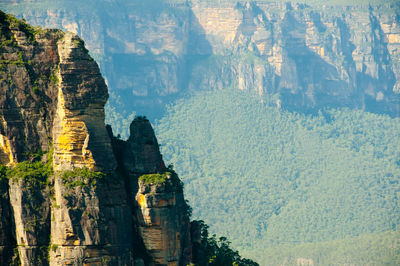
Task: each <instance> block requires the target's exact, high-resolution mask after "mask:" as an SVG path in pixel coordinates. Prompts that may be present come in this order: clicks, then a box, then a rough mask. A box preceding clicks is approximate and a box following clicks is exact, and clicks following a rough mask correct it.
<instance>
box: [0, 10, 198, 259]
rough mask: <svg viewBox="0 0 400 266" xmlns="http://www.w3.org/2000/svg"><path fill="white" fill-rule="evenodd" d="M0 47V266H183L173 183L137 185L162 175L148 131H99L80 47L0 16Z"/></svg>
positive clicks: (96, 76) (94, 81) (94, 89)
mask: <svg viewBox="0 0 400 266" xmlns="http://www.w3.org/2000/svg"><path fill="white" fill-rule="evenodd" d="M0 41H1V43H0V51H1V52H0V64H1V65H0V66H1V69H0V121H1V123H0V160H1V161H0V164H1V165H0V214H1V215H0V217H1V218H0V263H1V264H2V265H8V264H10V263H18V261H20V262H21V264H22V265H48V264H50V265H82V264H84V265H144V264H145V265H154V264H157V265H182V264H184V263H187V262H188V261H189V260H190V252H189V253H188V252H187V250H186V249H189V250H190V246H191V244H190V236H189V233H188V232H189V217H188V215H187V211H186V209H187V205H186V203H185V201H184V198H183V192H182V185H181V183H180V181H179V178H178V177H177V176H176V175H174V176H173V178H169V179H168V180H164V181H165V182H161V183H153V182H147V183H139V179H140V177H141V176H143V175H145V174H156V173H164V172H165V171H166V170H167V169H166V168H165V166H164V162H163V161H162V157H161V155H160V152H159V149H158V144H157V140H156V138H155V135H154V132H153V130H152V128H151V125H150V123H149V121H148V120H146V119H138V120H135V121H134V122H133V123H132V125H131V132H132V136H131V138H130V139H129V140H128V141H126V142H125V141H122V140H119V139H117V138H115V137H114V136H113V135H112V132H111V130H110V129H109V130H107V129H106V126H105V124H104V104H105V103H106V101H107V98H108V92H107V86H106V84H105V82H104V80H103V78H102V76H101V74H100V72H99V68H98V66H97V64H96V62H95V61H94V60H93V59H92V58H91V57H90V56H89V55H88V51H87V50H86V48H85V47H84V44H83V41H82V40H81V39H79V38H78V37H77V36H76V35H75V34H72V33H64V32H62V31H59V30H46V29H41V28H32V27H31V26H29V25H28V24H26V23H25V22H23V21H20V20H16V19H15V18H13V17H11V16H8V15H5V14H4V13H2V12H0ZM124 154H127V155H129V156H126V157H124V156H122V155H124ZM5 166H8V169H7V168H6V167H5ZM164 201H166V202H167V203H165V204H164ZM143 202H146V204H145V203H143ZM147 203H148V204H147ZM149 221H151V222H149ZM185 265H186V264H185Z"/></svg>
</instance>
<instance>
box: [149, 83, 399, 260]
mask: <svg viewBox="0 0 400 266" xmlns="http://www.w3.org/2000/svg"><path fill="white" fill-rule="evenodd" d="M272 98H273V97H272ZM273 102H274V101H273V100H269V99H266V98H264V99H263V98H261V97H259V96H257V95H252V94H251V93H249V92H242V91H239V90H237V89H226V90H219V91H208V92H199V93H195V94H194V95H192V96H190V97H187V98H186V99H182V100H179V101H177V102H176V103H174V104H172V105H170V106H169V107H168V108H167V114H166V116H165V117H164V118H162V119H161V120H159V121H158V122H157V125H156V131H157V136H158V138H159V143H161V149H162V152H163V154H164V159H165V160H166V162H167V163H172V164H173V165H174V166H175V168H176V170H177V172H178V173H179V175H180V177H181V178H182V179H183V181H184V183H185V193H186V197H187V198H188V199H189V201H190V203H191V205H192V206H193V216H194V218H201V219H204V220H205V221H206V223H207V224H209V225H210V231H211V232H213V233H217V234H219V235H226V236H228V238H229V239H230V240H232V244H233V246H234V247H235V248H238V249H239V251H240V252H241V254H243V255H244V256H246V257H250V258H252V259H256V260H257V261H258V262H260V264H265V265H268V264H269V263H268V261H273V262H279V261H284V260H285V261H289V260H291V259H294V258H304V256H306V257H305V258H311V259H313V261H314V262H321V263H322V262H323V263H322V265H327V264H329V263H333V262H334V261H337V260H339V259H340V258H341V257H343V258H346V260H347V262H346V263H355V264H359V263H360V264H374V263H375V264H379V265H381V263H382V262H383V261H385V262H388V263H389V265H396V264H397V265H398V264H399V263H400V257H399V254H400V243H399V241H398V239H399V231H400V215H399V214H400V183H399V181H400V151H399V150H398V147H400V119H399V118H390V117H388V116H386V115H378V114H371V113H367V112H363V111H360V110H350V109H332V110H323V111H320V112H319V113H318V114H314V115H306V114H300V113H295V112H289V111H285V110H281V109H279V108H278V107H276V106H275V104H274V103H273ZM378 242H379V243H385V244H379V245H378V244H377V243H378ZM355 243H356V244H355ZM360 250H362V251H363V252H364V253H362V252H360ZM276 251H279V252H276ZM360 254H366V255H367V256H361V255H360ZM303 255H304V256H303ZM307 256H308V257H307ZM365 260H366V261H365ZM326 262H329V263H326ZM273 264H274V263H273Z"/></svg>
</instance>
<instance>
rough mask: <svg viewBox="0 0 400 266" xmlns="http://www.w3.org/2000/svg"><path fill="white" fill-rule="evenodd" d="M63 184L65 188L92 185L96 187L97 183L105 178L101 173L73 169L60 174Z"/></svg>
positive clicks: (86, 169) (85, 169)
mask: <svg viewBox="0 0 400 266" xmlns="http://www.w3.org/2000/svg"><path fill="white" fill-rule="evenodd" d="M60 176H61V179H62V181H63V184H64V185H65V186H66V187H67V188H75V187H88V186H89V185H92V186H94V187H96V185H97V181H98V180H101V179H103V178H104V177H105V174H104V173H102V172H96V171H93V170H90V169H88V168H74V169H73V170H66V171H62V172H61V173H60Z"/></svg>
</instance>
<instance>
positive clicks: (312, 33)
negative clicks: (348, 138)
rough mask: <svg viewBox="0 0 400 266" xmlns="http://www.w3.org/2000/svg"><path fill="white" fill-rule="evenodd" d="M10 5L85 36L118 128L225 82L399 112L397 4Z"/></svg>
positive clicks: (286, 103)
mask: <svg viewBox="0 0 400 266" xmlns="http://www.w3.org/2000/svg"><path fill="white" fill-rule="evenodd" d="M12 2H13V1H12ZM18 2H19V4H18V6H15V5H10V4H6V3H5V4H3V6H4V8H6V9H7V10H10V11H13V12H14V13H18V14H19V15H21V16H23V17H24V18H26V19H27V20H28V21H30V22H31V23H33V24H35V25H43V26H47V27H59V28H64V29H67V30H70V31H73V32H75V33H77V34H78V35H79V36H82V37H83V39H85V40H86V42H87V43H88V47H89V48H90V50H91V51H92V53H93V55H94V56H95V57H96V58H97V59H98V60H99V62H100V66H101V69H102V72H103V73H104V75H105V77H106V79H107V82H108V85H109V87H110V89H111V96H112V97H111V99H110V100H111V101H110V103H111V104H110V108H111V109H110V115H115V116H116V117H113V120H115V121H119V122H121V123H122V122H123V121H125V122H123V123H128V122H127V120H126V119H124V117H118V113H121V114H126V116H128V115H129V114H130V113H131V112H133V111H136V112H139V113H146V114H148V115H149V116H151V117H152V118H153V117H157V116H158V117H159V116H160V115H161V114H162V111H161V110H162V108H163V106H164V105H165V104H166V103H168V102H169V101H170V100H171V99H176V98H178V97H180V96H181V95H182V94H184V93H186V92H187V91H192V90H202V89H210V88H212V89H221V88H224V87H230V86H234V87H238V88H239V89H241V90H246V91H256V92H257V93H258V94H260V95H264V96H266V97H270V96H271V95H273V96H274V97H278V98H279V102H280V103H281V105H282V107H286V108H289V109H291V108H294V109H298V110H300V109H301V110H316V109H319V108H324V107H327V106H331V107H338V106H347V107H351V108H361V109H365V110H368V111H372V112H379V113H382V112H383V113H388V114H390V115H392V116H398V115H399V114H400V107H399V106H400V103H399V101H400V99H399V97H400V96H399V91H400V90H399V88H400V83H399V80H400V65H399V64H398V63H397V62H399V59H400V52H399V51H400V48H399V47H400V27H399V25H400V21H399V16H398V13H399V12H398V11H399V9H400V6H399V3H395V2H388V3H387V4H380V5H378V4H376V5H353V6H351V5H350V6H346V5H332V6H329V5H306V4H296V3H282V2H281V1H279V2H276V3H274V2H265V1H251V2H250V1H228V0H227V1H214V2H213V1H197V0H196V1H173V3H169V1H148V2H146V3H144V2H143V1H129V3H128V2H122V1H119V0H112V1H104V2H96V4H90V1H87V2H85V3H84V4H83V5H82V6H80V7H79V9H77V8H74V7H71V6H66V5H64V4H63V3H62V2H61V1H60V2H59V3H58V2H55V4H54V5H53V6H49V7H48V8H43V7H42V6H40V5H39V4H32V3H29V1H18ZM39 2H40V1H39ZM313 2H315V1H313ZM57 3H58V4H57ZM1 7H2V5H0V8H1ZM89 14H90V15H89ZM88 25H92V26H90V27H89V26H88ZM132 99H135V101H134V103H133V104H132V102H133V101H132ZM127 111H128V112H127ZM115 118H117V119H115ZM129 122H130V121H129ZM115 123H116V124H117V122H115ZM118 131H119V130H118ZM126 137H127V136H126Z"/></svg>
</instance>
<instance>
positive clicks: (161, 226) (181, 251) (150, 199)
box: [136, 173, 190, 265]
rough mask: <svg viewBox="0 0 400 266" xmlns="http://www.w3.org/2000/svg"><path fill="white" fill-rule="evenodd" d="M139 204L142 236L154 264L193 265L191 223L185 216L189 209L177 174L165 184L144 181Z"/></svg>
mask: <svg viewBox="0 0 400 266" xmlns="http://www.w3.org/2000/svg"><path fill="white" fill-rule="evenodd" d="M136 201H137V202H138V205H139V207H138V211H137V219H138V228H139V232H140V235H141V237H142V238H143V241H144V245H145V247H146V250H148V252H149V254H150V255H151V256H152V257H153V258H154V261H155V262H156V263H158V264H161V265H180V264H181V265H182V263H183V265H187V264H189V262H190V261H189V260H188V259H187V258H189V257H190V238H189V235H190V232H189V219H188V216H184V215H182V211H185V210H186V209H187V206H186V203H185V201H184V198H183V190H182V185H181V184H180V180H179V179H178V178H177V176H176V174H172V173H171V174H167V181H166V182H165V183H163V184H153V185H152V184H146V183H145V182H144V181H141V182H140V183H139V191H138V193H137V194H136ZM181 258H186V261H182V260H181Z"/></svg>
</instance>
